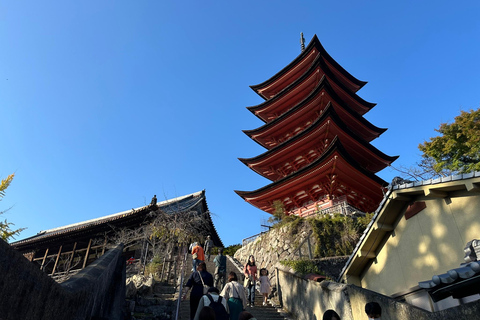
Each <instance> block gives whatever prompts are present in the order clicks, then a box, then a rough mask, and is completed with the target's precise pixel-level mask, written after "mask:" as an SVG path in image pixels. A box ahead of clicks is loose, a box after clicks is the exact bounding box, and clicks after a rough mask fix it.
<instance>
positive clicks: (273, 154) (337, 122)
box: [241, 104, 398, 181]
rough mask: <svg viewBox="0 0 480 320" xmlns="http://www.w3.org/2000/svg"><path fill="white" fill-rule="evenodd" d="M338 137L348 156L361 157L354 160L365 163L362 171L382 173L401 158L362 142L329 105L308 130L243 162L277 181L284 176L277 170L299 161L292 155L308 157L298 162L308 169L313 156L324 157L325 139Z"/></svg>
mask: <svg viewBox="0 0 480 320" xmlns="http://www.w3.org/2000/svg"><path fill="white" fill-rule="evenodd" d="M336 136H338V137H339V139H340V141H341V142H342V144H344V145H345V146H349V147H348V150H350V151H349V153H351V154H352V153H353V154H355V155H357V156H358V158H357V157H354V158H356V159H357V161H358V162H359V163H362V167H364V168H365V169H367V170H368V171H370V172H372V173H375V172H378V171H380V170H383V169H384V168H385V167H387V166H389V165H390V164H391V163H392V162H393V161H395V160H396V159H397V158H398V156H388V155H386V154H385V153H383V152H381V151H380V150H378V149H377V148H375V147H374V146H372V145H371V144H369V143H367V142H366V141H364V140H362V139H359V138H358V136H357V135H355V134H354V133H353V132H352V131H350V129H349V128H348V126H346V125H345V124H344V123H343V121H342V120H341V119H340V118H339V117H338V115H337V114H336V112H335V110H334V109H333V107H331V105H330V104H329V105H328V106H327V108H325V111H324V112H323V113H322V115H321V116H320V117H319V118H318V119H317V120H315V122H314V123H313V124H312V125H311V126H310V127H309V128H308V129H306V130H304V131H303V132H301V133H300V134H298V135H296V136H294V137H292V138H291V139H289V140H287V141H284V142H282V143H280V144H278V145H276V146H275V147H273V148H272V149H270V150H268V151H266V152H264V153H263V154H261V155H258V156H256V157H253V158H245V159H242V160H241V161H242V162H243V163H244V164H245V165H247V166H248V167H249V168H251V169H252V170H254V171H255V172H257V173H258V174H260V175H262V176H263V177H265V178H267V179H270V180H272V181H276V180H278V179H280V178H281V177H283V176H282V175H279V173H278V172H275V171H272V170H273V169H274V168H278V167H279V164H283V163H286V162H288V163H291V162H292V161H293V162H296V161H297V158H298V156H295V157H294V159H292V157H291V156H289V155H290V154H296V155H298V154H300V155H309V156H310V158H308V159H303V158H301V159H300V160H299V161H303V162H305V164H304V165H306V164H308V163H309V162H311V161H313V160H314V158H312V155H314V154H318V155H317V157H319V156H320V155H321V153H319V152H318V151H316V150H319V148H320V149H321V146H319V145H321V143H319V142H320V141H322V139H327V140H330V141H333V139H334V138H335V137H336ZM255 141H256V140H255ZM301 167H303V166H302V165H295V168H296V169H298V168H301ZM281 171H282V170H281ZM283 172H285V171H283Z"/></svg>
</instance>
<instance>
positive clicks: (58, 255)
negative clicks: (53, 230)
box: [50, 246, 63, 276]
mask: <svg viewBox="0 0 480 320" xmlns="http://www.w3.org/2000/svg"><path fill="white" fill-rule="evenodd" d="M62 247H63V246H60V249H58V254H57V259H55V265H54V266H53V270H52V273H51V274H50V275H51V276H53V274H54V273H55V269H57V264H58V260H59V259H60V254H61V253H62Z"/></svg>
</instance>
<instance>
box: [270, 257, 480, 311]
mask: <svg viewBox="0 0 480 320" xmlns="http://www.w3.org/2000/svg"><path fill="white" fill-rule="evenodd" d="M277 272H278V277H277V278H278V281H279V283H280V286H279V288H280V290H279V291H280V292H279V294H280V296H281V297H282V302H283V307H284V309H286V310H287V311H289V312H291V313H292V314H293V316H294V318H295V319H302V320H313V319H321V318H322V316H323V313H324V312H325V311H326V310H328V309H333V310H335V311H336V312H337V313H338V314H339V315H340V318H341V319H342V320H364V319H366V318H367V317H366V315H365V309H364V308H365V304H366V303H367V302H370V301H375V302H378V303H379V304H380V306H381V307H382V320H404V319H415V320H440V319H479V317H478V315H480V300H477V301H474V302H470V303H468V304H464V305H461V306H458V307H454V308H450V309H446V310H442V311H438V312H429V311H425V310H423V309H420V308H417V307H414V306H412V305H409V304H407V303H404V302H399V301H396V300H394V299H392V298H390V297H387V296H384V295H382V294H379V293H377V292H374V291H371V290H367V289H363V288H360V287H357V286H355V285H346V284H341V283H336V282H329V281H323V282H320V283H319V282H315V281H311V280H305V279H303V278H301V277H299V276H297V275H295V274H293V273H292V272H290V271H289V270H288V269H286V268H284V267H282V266H278V269H277Z"/></svg>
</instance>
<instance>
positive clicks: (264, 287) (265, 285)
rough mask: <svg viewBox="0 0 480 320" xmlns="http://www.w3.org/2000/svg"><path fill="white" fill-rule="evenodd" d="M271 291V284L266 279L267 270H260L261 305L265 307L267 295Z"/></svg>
mask: <svg viewBox="0 0 480 320" xmlns="http://www.w3.org/2000/svg"><path fill="white" fill-rule="evenodd" d="M270 291H272V284H271V283H270V279H269V278H268V270H267V269H266V268H262V269H260V293H261V294H262V295H263V305H264V306H266V305H267V300H268V295H269V294H270Z"/></svg>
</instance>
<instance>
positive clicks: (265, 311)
mask: <svg viewBox="0 0 480 320" xmlns="http://www.w3.org/2000/svg"><path fill="white" fill-rule="evenodd" d="M214 257H215V256H213V255H212V256H211V257H210V261H205V263H206V265H207V271H208V272H210V273H211V274H212V275H213V273H214V271H215V265H214V263H213V258H214ZM232 261H233V262H232ZM190 265H191V263H190ZM239 268H241V265H239V263H238V262H235V261H234V260H233V259H231V258H230V257H228V258H227V274H228V273H229V272H230V271H234V272H235V273H236V274H237V277H238V279H239V282H240V283H243V273H242V272H241V271H240V270H239ZM190 274H191V268H190V269H189V272H188V273H187V276H186V279H185V283H186V280H187V279H188V277H189V276H190ZM219 289H221V288H219ZM262 299H263V297H262V295H261V294H260V293H259V292H257V293H256V295H255V306H254V307H253V308H252V307H247V308H246V311H248V312H250V313H251V314H253V316H254V317H255V318H256V319H257V320H277V319H278V320H280V319H282V320H284V319H289V318H288V317H287V315H286V314H285V313H283V312H281V309H277V308H276V307H275V306H272V305H271V304H270V302H269V304H268V305H267V306H263V305H262V303H263V300H262ZM189 316H190V301H189V300H188V297H187V300H185V301H182V303H181V304H180V312H179V319H180V320H189Z"/></svg>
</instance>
